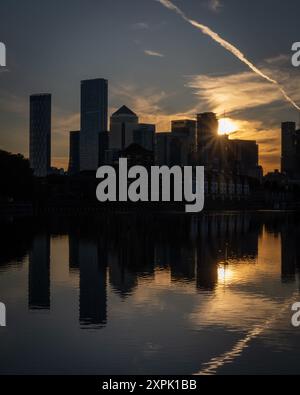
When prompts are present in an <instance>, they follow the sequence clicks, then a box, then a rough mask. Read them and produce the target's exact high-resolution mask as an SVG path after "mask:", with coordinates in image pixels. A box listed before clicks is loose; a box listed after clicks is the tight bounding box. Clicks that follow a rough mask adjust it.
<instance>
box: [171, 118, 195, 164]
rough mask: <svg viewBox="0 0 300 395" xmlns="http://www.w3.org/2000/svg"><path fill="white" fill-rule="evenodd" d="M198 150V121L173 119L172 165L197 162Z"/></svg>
mask: <svg viewBox="0 0 300 395" xmlns="http://www.w3.org/2000/svg"><path fill="white" fill-rule="evenodd" d="M196 151H197V138H196V121H193V120H190V119H183V120H179V121H172V134H171V136H170V165H172V166H174V165H179V166H188V165H192V164H194V163H195V160H196Z"/></svg>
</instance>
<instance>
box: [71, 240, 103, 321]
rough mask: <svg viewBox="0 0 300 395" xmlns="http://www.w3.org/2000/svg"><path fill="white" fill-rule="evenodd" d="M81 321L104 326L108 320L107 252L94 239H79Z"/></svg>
mask: <svg viewBox="0 0 300 395" xmlns="http://www.w3.org/2000/svg"><path fill="white" fill-rule="evenodd" d="M78 260H79V267H80V285H79V286H80V297H79V304H80V306H79V310H80V323H81V324H82V325H92V326H104V325H105V324H106V321H107V281H106V274H107V254H106V252H105V251H104V249H103V248H100V246H99V244H98V243H97V242H96V241H94V240H85V239H79V247H78Z"/></svg>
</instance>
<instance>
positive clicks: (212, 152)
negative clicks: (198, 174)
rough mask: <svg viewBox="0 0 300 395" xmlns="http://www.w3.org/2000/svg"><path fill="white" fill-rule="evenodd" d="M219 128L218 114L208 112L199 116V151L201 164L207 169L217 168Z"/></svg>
mask: <svg viewBox="0 0 300 395" xmlns="http://www.w3.org/2000/svg"><path fill="white" fill-rule="evenodd" d="M218 128H219V123H218V119H217V116H216V114H214V113H213V112H206V113H203V114H198V115H197V148H198V149H197V150H198V159H199V161H200V163H201V164H202V165H204V166H207V167H210V168H211V167H215V166H216V162H217V161H218V160H219V155H218V149H217V148H218Z"/></svg>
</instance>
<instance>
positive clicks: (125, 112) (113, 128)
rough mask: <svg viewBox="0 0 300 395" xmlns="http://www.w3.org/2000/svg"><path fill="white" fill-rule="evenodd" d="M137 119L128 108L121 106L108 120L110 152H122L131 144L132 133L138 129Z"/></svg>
mask: <svg viewBox="0 0 300 395" xmlns="http://www.w3.org/2000/svg"><path fill="white" fill-rule="evenodd" d="M138 123H139V119H138V117H137V115H136V114H135V113H134V112H133V111H131V110H130V109H129V108H128V107H126V106H122V107H121V108H120V109H119V110H118V111H116V112H115V113H114V114H113V115H112V116H111V119H110V140H109V148H110V149H111V150H120V151H123V150H124V149H125V148H127V147H128V146H129V145H130V144H132V143H133V131H134V130H136V129H138Z"/></svg>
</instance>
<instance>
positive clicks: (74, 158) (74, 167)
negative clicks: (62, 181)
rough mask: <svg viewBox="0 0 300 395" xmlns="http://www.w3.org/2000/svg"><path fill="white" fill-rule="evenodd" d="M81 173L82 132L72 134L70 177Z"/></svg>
mask: <svg viewBox="0 0 300 395" xmlns="http://www.w3.org/2000/svg"><path fill="white" fill-rule="evenodd" d="M79 172H80V131H76V132H75V131H74V132H70V154H69V168H68V173H69V175H75V174H78V173H79Z"/></svg>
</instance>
